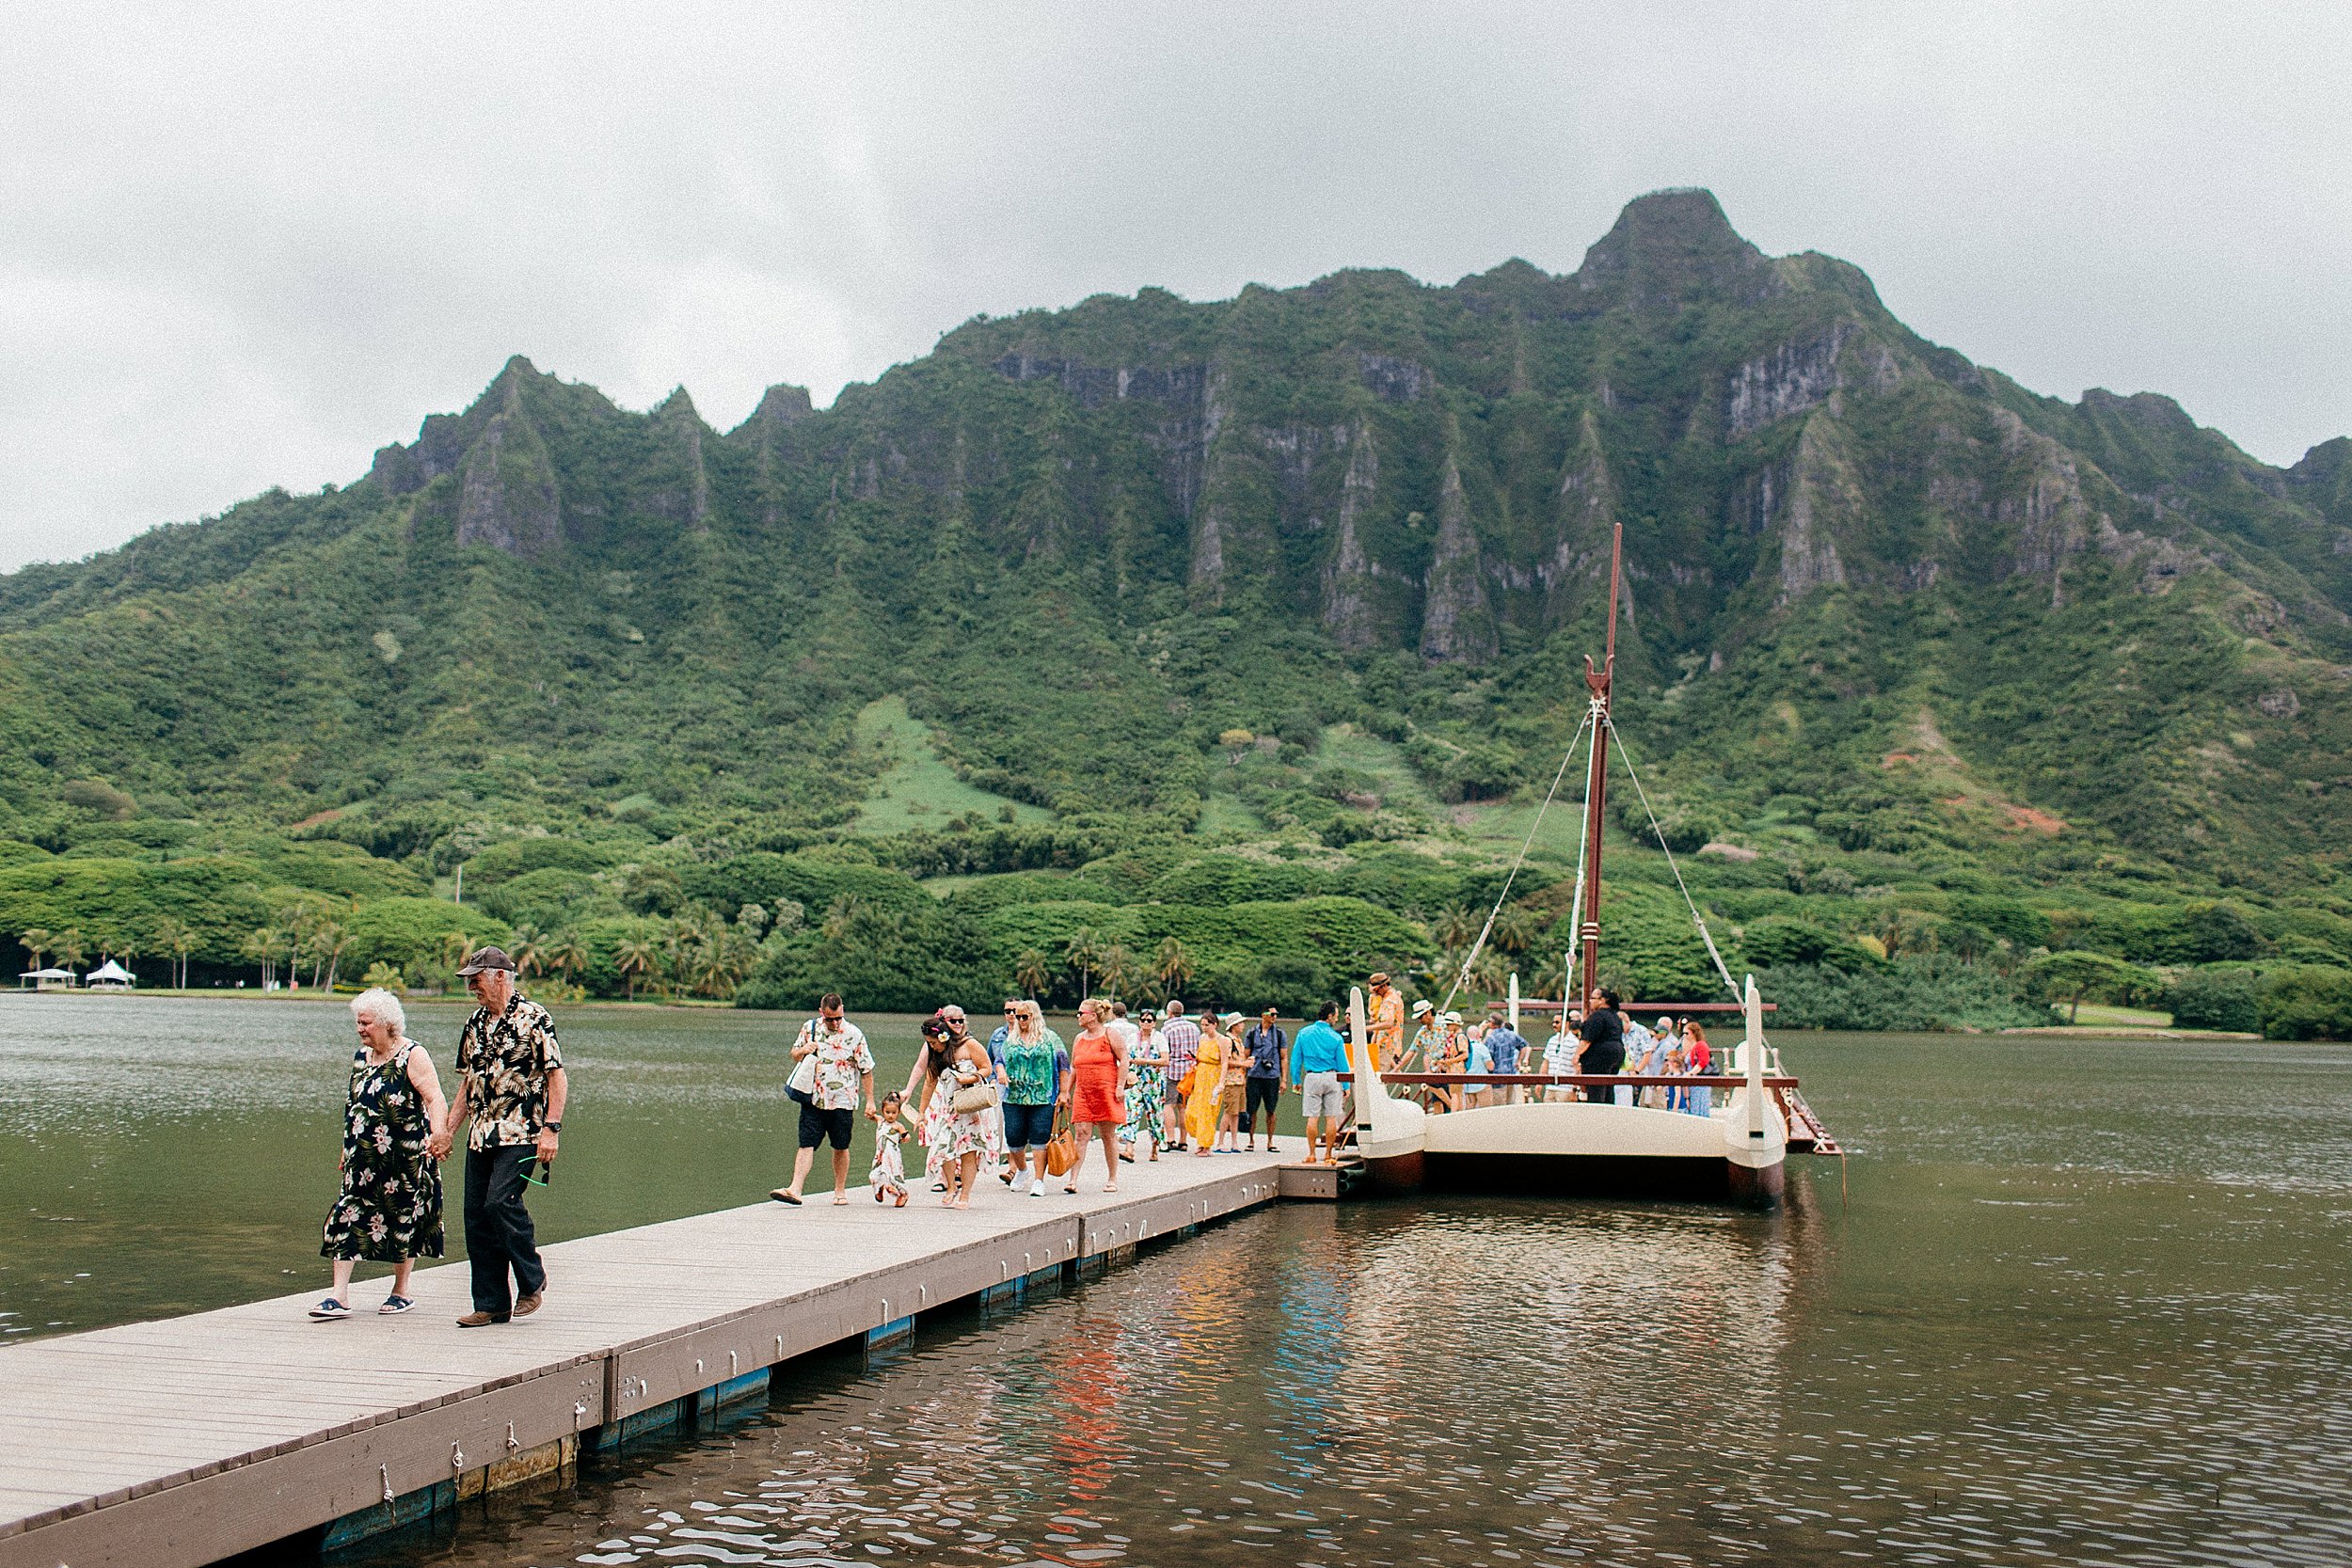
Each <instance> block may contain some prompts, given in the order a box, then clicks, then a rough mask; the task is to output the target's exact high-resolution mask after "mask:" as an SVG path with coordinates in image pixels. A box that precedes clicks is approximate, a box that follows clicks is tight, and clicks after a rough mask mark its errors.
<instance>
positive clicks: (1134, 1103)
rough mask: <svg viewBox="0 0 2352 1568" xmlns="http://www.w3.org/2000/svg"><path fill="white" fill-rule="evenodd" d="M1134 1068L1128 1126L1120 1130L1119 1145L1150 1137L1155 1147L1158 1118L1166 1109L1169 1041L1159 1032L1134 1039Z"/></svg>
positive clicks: (1129, 1092)
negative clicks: (1134, 1076)
mask: <svg viewBox="0 0 2352 1568" xmlns="http://www.w3.org/2000/svg"><path fill="white" fill-rule="evenodd" d="M1134 1066H1135V1069H1136V1082H1135V1086H1134V1087H1133V1088H1130V1089H1129V1090H1128V1091H1127V1125H1126V1126H1124V1127H1122V1128H1120V1130H1119V1141H1120V1143H1126V1144H1131V1143H1134V1142H1136V1140H1137V1139H1139V1138H1143V1137H1149V1138H1151V1139H1152V1142H1154V1143H1157V1142H1158V1141H1159V1137H1160V1114H1161V1112H1162V1111H1163V1110H1164V1109H1165V1108H1166V1107H1167V1105H1168V1074H1167V1069H1168V1041H1167V1040H1166V1039H1165V1038H1163V1037H1161V1035H1160V1032H1159V1031H1158V1030H1156V1029H1154V1030H1153V1031H1152V1033H1150V1034H1148V1035H1144V1036H1141V1037H1138V1038H1137V1040H1136V1053H1135V1058H1134Z"/></svg>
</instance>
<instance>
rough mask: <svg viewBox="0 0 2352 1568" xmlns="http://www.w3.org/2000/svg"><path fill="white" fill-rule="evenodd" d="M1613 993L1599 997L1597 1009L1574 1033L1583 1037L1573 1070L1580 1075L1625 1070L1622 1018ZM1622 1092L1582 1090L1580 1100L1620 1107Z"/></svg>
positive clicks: (1588, 1014)
mask: <svg viewBox="0 0 2352 1568" xmlns="http://www.w3.org/2000/svg"><path fill="white" fill-rule="evenodd" d="M1617 1005H1618V1004H1617V993H1616V992H1615V991H1613V990H1605V991H1602V992H1601V993H1600V1006H1597V1007H1595V1008H1594V1009H1593V1010H1592V1011H1591V1012H1590V1013H1587V1014H1586V1015H1585V1017H1584V1022H1582V1023H1581V1024H1580V1025H1578V1026H1577V1033H1578V1034H1580V1035H1581V1036H1583V1037H1584V1054H1583V1059H1582V1061H1581V1063H1580V1064H1579V1066H1578V1068H1577V1070H1578V1071H1580V1072H1622V1071H1624V1070H1625V1018H1624V1015H1623V1014H1621V1013H1619V1012H1618V1011H1617ZM1624 1093H1625V1090H1623V1089H1621V1088H1620V1089H1606V1088H1602V1087H1600V1086H1599V1085H1594V1086H1593V1087H1591V1088H1589V1089H1586V1090H1585V1091H1584V1098H1585V1099H1586V1100H1588V1101H1592V1102H1593V1103H1594V1104H1596V1105H1608V1104H1615V1103H1622V1101H1619V1100H1618V1099H1617V1097H1618V1096H1619V1095H1622V1094H1624Z"/></svg>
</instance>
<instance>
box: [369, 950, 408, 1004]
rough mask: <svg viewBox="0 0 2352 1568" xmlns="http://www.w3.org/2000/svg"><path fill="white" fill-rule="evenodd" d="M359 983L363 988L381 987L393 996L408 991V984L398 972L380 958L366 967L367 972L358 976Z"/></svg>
mask: <svg viewBox="0 0 2352 1568" xmlns="http://www.w3.org/2000/svg"><path fill="white" fill-rule="evenodd" d="M359 983H360V984H361V985H363V986H371V987H373V986H381V987H383V988H384V989H385V990H389V991H390V992H392V993H393V994H395V995H398V994H400V993H401V992H404V991H405V990H407V989H408V982H407V981H406V980H405V978H403V977H402V975H401V973H400V971H399V970H397V969H394V968H393V967H392V966H391V965H390V964H389V963H387V962H385V961H384V960H383V959H382V958H378V959H376V960H375V962H373V963H372V964H370V965H368V972H367V973H366V974H362V975H360V976H359Z"/></svg>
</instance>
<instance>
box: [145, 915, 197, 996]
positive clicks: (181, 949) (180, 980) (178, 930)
mask: <svg viewBox="0 0 2352 1568" xmlns="http://www.w3.org/2000/svg"><path fill="white" fill-rule="evenodd" d="M154 935H155V950H156V951H157V952H159V953H168V954H170V955H171V987H172V989H173V990H187V989H188V955H189V954H190V953H192V952H194V951H195V950H196V933H195V932H193V931H191V930H189V929H188V928H187V927H186V925H185V924H183V922H181V921H179V920H175V919H174V918H172V917H171V916H170V915H165V916H164V917H163V918H162V919H160V920H158V921H156V922H155V925H154Z"/></svg>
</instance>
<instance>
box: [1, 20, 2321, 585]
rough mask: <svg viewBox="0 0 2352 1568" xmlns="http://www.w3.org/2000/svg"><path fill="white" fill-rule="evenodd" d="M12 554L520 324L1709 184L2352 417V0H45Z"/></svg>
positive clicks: (1984, 352) (637, 374) (2009, 329)
mask: <svg viewBox="0 0 2352 1568" xmlns="http://www.w3.org/2000/svg"><path fill="white" fill-rule="evenodd" d="M8 35H9V36H8V47H7V49H6V50H5V51H0V372H5V373H0V570H9V569H13V568H14V567H16V566H19V565H22V564H24V562H28V561H39V560H56V559H70V558H72V557H76V556H80V555H83V554H86V553H87V552H89V551H91V550H94V549H101V548H104V547H106V546H113V545H116V544H119V543H120V542H122V541H123V540H125V539H127V538H129V537H131V536H132V535H133V534H135V533H137V532H139V531H142V530H144V529H147V528H150V527H152V526H153V525H155V524H157V523H161V522H167V521H174V520H180V519H185V518H191V517H197V516H200V515H205V514H208V513H213V512H217V511H219V510H221V509H222V508H224V507H226V506H228V505H230V503H232V502H234V501H236V500H238V499H241V498H244V497H246V496H249V495H252V494H254V493H256V492H258V491H260V490H262V489H265V488H267V487H268V486H270V485H272V484H282V485H285V486H286V487H287V488H289V489H293V490H305V489H315V488H316V487H317V486H318V485H320V484H322V483H326V482H328V481H333V482H337V483H343V482H348V481H350V480H352V479H354V478H356V477H358V475H360V474H362V473H364V472H365V471H366V469H367V466H368V461H369V456H370V453H371V452H372V451H373V450H374V449H375V448H376V447H377V446H379V445H381V444H383V443H384V442H387V441H391V440H406V439H411V438H413V437H414V436H415V434H416V428H417V422H418V420H420V419H421V417H422V416H424V415H425V414H428V413H433V412H437V411H442V410H453V409H457V408H461V407H463V406H464V405H465V404H467V403H469V402H470V401H471V400H472V398H473V397H474V396H475V394H476V393H478V392H479V390H480V389H481V388H482V387H483V385H484V384H485V383H486V382H487V381H488V380H489V379H490V377H491V376H492V375H493V374H495V373H496V372H497V370H498V367H499V365H500V364H501V362H502V361H503V360H504V359H505V358H506V356H508V355H509V354H513V353H517V352H519V353H522V354H527V355H529V356H531V357H532V359H533V360H534V361H535V362H536V363H537V364H538V365H539V366H540V368H541V369H543V370H547V371H550V372H555V373H557V374H560V375H563V376H564V377H566V378H568V379H573V380H584V381H590V382H594V383H595V384H596V385H597V386H599V387H601V388H604V389H605V390H606V391H607V392H609V393H611V394H612V396H613V397H614V398H616V399H617V400H618V401H620V402H621V403H622V404H626V405H628V406H632V407H645V406H649V405H650V404H654V403H655V402H658V401H659V400H660V398H661V397H662V396H663V395H664V394H665V393H666V392H667V391H668V390H669V389H670V388H672V387H674V386H677V385H680V384H683V385H684V386H685V387H686V388H687V389H688V390H689V391H690V392H691V394H692V395H693V398H694V401H695V404H697V406H699V407H700V409H701V410H702V413H703V416H704V418H705V419H707V420H709V421H710V422H712V423H713V424H716V425H718V426H720V427H722V428H724V427H726V426H729V425H732V424H734V423H736V422H738V421H739V420H741V419H742V418H743V417H744V416H745V415H746V414H748V413H749V412H750V411H751V408H752V406H753V404H755V402H756V401H757V399H758V396H759V392H760V389H761V388H763V387H765V386H766V385H767V384H769V383H771V382H775V381H795V382H801V383H803V384H805V385H807V386H808V387H810V388H812V389H813V390H814V391H815V393H816V396H817V399H818V403H819V404H820V405H821V404H824V403H826V402H828V401H830V400H831V398H832V397H833V395H834V393H835V392H836V391H837V390H838V389H839V388H840V387H841V386H842V384H843V383H845V382H848V381H853V380H870V379H872V378H873V377H874V376H876V375H877V374H879V373H880V372H882V370H883V369H885V368H886V367H888V366H889V365H891V364H893V363H895V362H898V361H899V360H903V359H907V358H911V357H914V356H919V355H921V354H923V353H924V352H926V351H927V350H928V349H929V348H930V346H931V344H932V343H933V341H936V339H937V338H938V337H939V335H940V334H941V333H943V332H945V331H946V330H947V329H948V328H950V327H952V326H954V325H956V324H957V323H959V322H961V321H962V320H964V319H965V318H967V317H969V316H971V315H972V314H974V313H975V312H977V311H982V310H985V311H991V312H1008V311H1011V310H1015V309H1021V308H1023V307H1026V306H1032V305H1063V304H1069V303H1072V302H1074V301H1076V300H1078V299H1080V298H1082V297H1084V296H1085V295H1087V294H1089V293H1100V292H1103V291H1105V290H1112V291H1119V292H1121V293H1131V292H1133V291H1134V290H1135V289H1136V288H1138V287H1140V286H1142V285H1144V284H1148V283H1156V284H1161V285H1165V286H1166V287H1168V288H1171V289H1173V290H1175V291H1176V292H1177V293H1181V294H1184V295H1186V296H1188V297H1191V298H1197V299H1208V298H1219V297H1224V296H1227V295H1230V294H1232V293H1234V292H1235V291H1236V290H1237V289H1238V288H1240V286H1241V285H1242V284H1244V283H1247V282H1250V281H1257V282H1262V283H1266V284H1273V285H1284V284H1295V283H1302V282H1306V281H1308V280H1310V279H1311V278H1313V277H1318V276H1320V275H1321V274H1324V273H1326V272H1329V271H1331V270H1333V269H1335V268H1339V267H1344V266H1394V267H1402V268H1404V269H1406V271H1408V272H1411V273H1413V274H1414V275H1416V276H1417V277H1422V278H1427V279H1431V280H1433V281H1452V280H1453V279H1454V278H1456V277H1460V276H1462V275H1463V274H1465V273H1470V272H1477V271H1483V270H1485V269H1486V268H1487V267H1490V266H1492V265H1494V264H1495V263H1496V262H1497V261H1502V260H1503V259H1504V258H1506V257H1509V256H1513V255H1518V256H1523V257H1525V258H1527V259H1528V260H1529V261H1534V263H1536V264H1537V265H1539V266H1542V267H1544V268H1546V269H1548V270H1550V271H1554V272H1565V271H1569V270H1572V269H1573V268H1574V267H1575V266H1576V265H1577V263H1578V262H1579V261H1580V260H1581V258H1582V255H1583V252H1584V248H1585V246H1586V245H1590V244H1591V243H1592V242H1593V241H1594V240H1595V239H1597V238H1598V237H1599V236H1600V234H1601V233H1602V232H1603V231H1605V230H1607V229H1608V227H1609V224H1610V222H1611V221H1612V219H1613V217H1614V215H1615V214H1616V212H1617V210H1618V208H1619V207H1620V206H1622V205H1623V204H1624V202H1625V201H1626V200H1627V199H1628V198H1631V197H1633V196H1636V195H1638V194H1640V193H1641V192H1643V191H1645V190H1650V189H1654V188H1656V187H1659V186H1662V185H1681V184H1703V185H1707V186H1708V187H1710V188H1712V189H1713V190H1714V191H1715V193H1716V194H1717V195H1718V196H1719V197H1720V198H1722V200H1723V204H1724V209H1725V211H1726V212H1727V213H1728V214H1729V215H1730V217H1731V220H1732V222H1733V224H1734V225H1736V226H1737V227H1738V228H1739V229H1740V231H1741V232H1742V233H1744V234H1746V235H1747V236H1748V237H1749V238H1750V239H1752V240H1754V241H1755V242H1756V244H1758V245H1761V246H1763V247H1764V249H1765V250H1766V251H1768V252H1771V253H1772V254H1783V253H1786V252H1789V251H1794V250H1805V249H1815V250H1823V251H1827V252H1829V253H1831V254H1832V255H1836V256H1840V257H1843V258H1845V259H1846V260H1848V261H1853V262H1855V263H1857V264H1859V265H1860V266H1862V267H1863V268H1865V269H1866V270H1867V271H1868V273H1869V274H1870V276H1871V277H1873V278H1874V279H1876V281H1877V283H1878V287H1879V290H1880V293H1881V294H1882V295H1883V297H1884V298H1885V300H1886V302H1887V304H1888V305H1889V306H1890V307H1891V308H1892V309H1894V310H1895V311H1896V313H1897V314H1898V315H1899V316H1901V317H1902V318H1903V319H1904V320H1906V321H1907V322H1909V323H1910V324H1911V325H1913V326H1914V327H1915V328H1916V329H1917V330H1919V331H1920V332H1923V333H1925V334H1926V335H1927V336H1929V337H1931V338H1933V339H1936V340H1938V341H1942V342H1945V343H1947V344H1949V345H1951V346H1952V347H1954V348H1957V349H1959V350H1960V351H1962V352H1963V353H1964V354H1967V355H1968V356H1971V357H1973V358H1976V359H1978V360H1979V361H1981V362H1983V363H1986V364H1989V365H1993V366H1995V367H1998V368H1999V369H2001V370H2004V371H2007V372H2010V374H2012V375H2015V376H2017V377H2018V378H2019V379H2021V380H2022V381H2024V382H2025V383H2026V385H2027V386H2029V387H2032V388H2036V389H2038V390H2041V391H2045V392H2052V393H2058V394H2060V395H2063V396H2066V397H2069V398H2073V397H2076V396H2078V395H2080V393H2081V391H2082V389H2083V388H2086V387H2091V386H2105V387H2108V388H2113V389H2115V390H2118V391H2126V392H2129V391H2139V390H2158V391H2164V392H2169V393H2170V394H2172V395H2174V396H2176V397H2178V398H2179V399H2180V400H2181V401H2182V403H2183V404H2185V405H2186V406H2187V408H2188V410H2189V412H2190V413H2191V414H2192V415H2193V416H2195V417H2196V419H2197V420H2199V421H2200V422H2201V423H2205V424H2212V425H2217V426H2219V427H2220V428H2221V429H2223V430H2224V431H2226V432H2228V433H2229V434H2230V435H2231V436H2233V437H2234V438H2236V439H2237V440H2238V442H2239V443H2240V444H2241V445H2243V446H2245V447H2246V448H2247V449H2248V450H2249V451H2252V452H2253V453H2255V454H2256V455H2257V456H2259V457H2262V458H2264V459H2265V460H2267V461H2270V462H2274V463H2291V462H2293V461H2294V460H2295V459H2296V457H2298V456H2300V455H2301V453H2302V452H2303V451H2304V450H2305V449H2306V448H2307V447H2309V446H2310V445H2312V443H2314V442H2317V441H2320V440H2324V439H2326V438H2327V437H2328V436H2335V435H2342V434H2345V433H2347V432H2352V287H2348V286H2347V282H2348V280H2352V179H2347V178H2346V170H2347V167H2352V134H2347V131H2346V123H2347V122H2346V118H2345V110H2346V108H2347V97H2348V96H2352V93H2348V91H2347V87H2346V78H2345V75H2344V62H2345V61H2346V60H2347V59H2352V6H2346V5H2341V4H2327V5H2312V6H2307V7H2299V8H2298V7H2296V6H2290V5H2269V6H2264V7H2255V8H2245V7H2220V6H2214V5H2212V4H2210V0H2199V3H2197V4H2191V5H2174V4H2158V3H2154V0H2137V3H2133V4H2126V5H2117V6H2066V5H2055V4H2044V5H2035V6H2004V5H1998V4H1991V3H1987V0H1971V3H1968V4H1965V5H1957V6H1950V7H1939V6H1930V5H1926V4H1915V3H1909V0H1906V3H1903V4H1895V5H1889V4H1886V3H1884V0H1873V3H1871V4H1867V5H1856V6H1839V5H1833V4H1828V3H1824V0H1813V3H1808V4H1802V5H1769V4H1755V5H1719V6H1709V5H1704V4H1680V5H1667V6H1626V5H1623V4H1606V5H1570V4H1559V3H1554V4H1547V5H1538V6H1528V7H1508V6H1480V5H1470V4H1458V3H1457V4H1446V5H1427V6H1399V5H1384V4H1377V3H1373V0H1351V3H1348V4H1344V5H1331V6H1289V7H1281V6H1275V5H1269V4H1266V3H1265V0H1257V3H1253V4H1248V5H1241V6H1234V7H1230V8H1228V7H1219V6H1214V5H1208V4H1202V3H1200V0H1187V3H1184V4H1182V5H1173V6H1168V7H1165V8H1158V7H1152V6H1148V5H1139V4H1121V5H1118V6H1110V5H1103V6H1095V7H1079V6H1066V7H1054V8H1029V7H1013V6H997V7H991V6H977V5H976V6H965V7H961V8H954V9H952V10H951V9H949V8H945V7H938V8H922V7H898V8H887V10H886V11H885V8H879V7H857V6H847V7H844V6H835V7H832V8H826V9H823V10H813V9H811V10H803V9H801V8H794V7H783V6H762V7H752V6H742V7H729V8H695V7H691V6H684V5H679V4H675V3H674V0H673V3H665V4H663V5H660V6H633V7H626V8H619V7H615V8H594V7H588V6H582V5H579V4H569V5H564V6H562V7H551V8H547V9H544V10H536V11H534V10H531V9H527V8H516V7H508V6H501V7H491V8H483V7H478V6H465V7H450V8H437V7H431V6H424V5H420V4H416V3H413V0H412V3H407V4H403V5H400V6H397V7H391V6H386V7H377V8H366V7H359V6H340V5H339V6H332V7H322V6H316V5H309V6H300V7H286V8H278V9H258V8H257V9H253V10H248V11H242V12H239V11H231V10H229V9H226V8H203V9H202V10H201V11H200V12H199V9H198V8H151V9H150V10H148V11H146V12H135V11H131V10H123V11H119V12H110V11H107V10H104V9H103V8H99V7H97V6H71V7H49V8H33V7H29V6H19V7H14V8H11V14H10V18H9V21H8Z"/></svg>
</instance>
